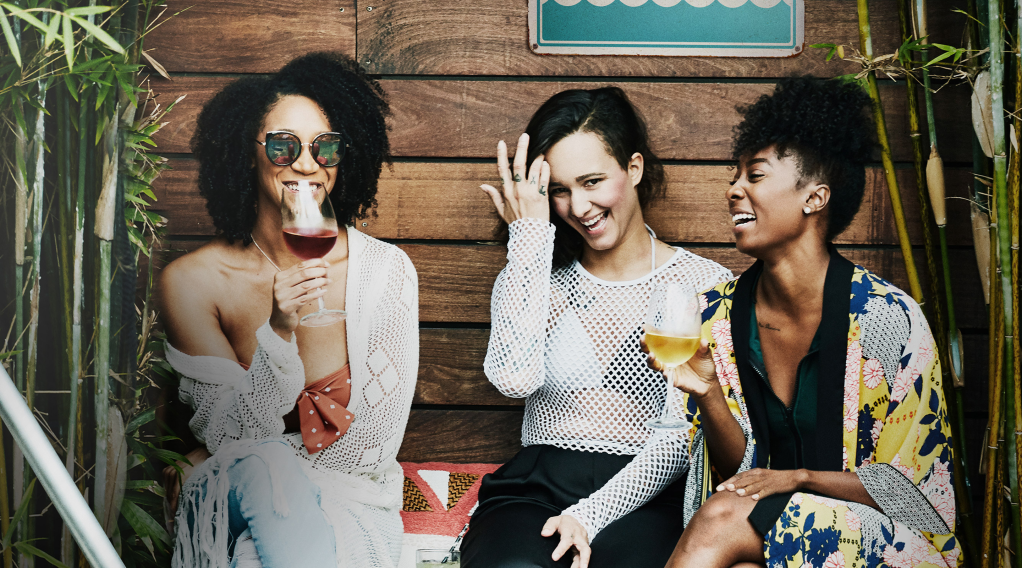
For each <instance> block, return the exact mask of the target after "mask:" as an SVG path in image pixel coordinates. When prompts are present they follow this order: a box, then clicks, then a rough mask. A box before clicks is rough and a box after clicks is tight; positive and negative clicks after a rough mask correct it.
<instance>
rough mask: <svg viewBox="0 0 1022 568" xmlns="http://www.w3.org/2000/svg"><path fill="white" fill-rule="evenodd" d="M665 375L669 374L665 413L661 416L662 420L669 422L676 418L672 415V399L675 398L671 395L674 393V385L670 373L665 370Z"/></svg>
mask: <svg viewBox="0 0 1022 568" xmlns="http://www.w3.org/2000/svg"><path fill="white" fill-rule="evenodd" d="M666 370H667V369H665V371H666ZM664 375H665V376H667V396H666V397H665V398H664V415H663V416H661V417H660V420H661V421H662V422H669V421H671V420H673V419H674V417H673V416H672V415H671V399H672V398H673V397H672V396H671V395H672V394H674V393H673V392H671V391H673V390H674V385H673V384H672V383H671V379H670V376H669V373H666V372H665V373H664Z"/></svg>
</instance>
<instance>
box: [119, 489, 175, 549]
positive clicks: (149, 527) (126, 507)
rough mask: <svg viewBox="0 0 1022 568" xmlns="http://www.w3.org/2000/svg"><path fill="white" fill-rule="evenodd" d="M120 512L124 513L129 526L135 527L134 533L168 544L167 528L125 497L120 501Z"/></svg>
mask: <svg viewBox="0 0 1022 568" xmlns="http://www.w3.org/2000/svg"><path fill="white" fill-rule="evenodd" d="M121 514H123V515H124V518H125V519H126V520H127V521H128V524H130V525H131V528H133V529H135V534H137V535H139V536H148V537H151V538H153V537H154V538H156V539H157V540H159V541H160V542H162V543H164V544H170V535H169V534H167V530H166V529H164V528H163V525H161V524H160V523H158V522H156V519H154V518H152V516H150V515H149V513H146V512H145V511H143V510H142V508H141V507H139V506H138V505H136V504H135V503H134V502H132V501H129V500H127V499H125V500H124V502H123V503H121Z"/></svg>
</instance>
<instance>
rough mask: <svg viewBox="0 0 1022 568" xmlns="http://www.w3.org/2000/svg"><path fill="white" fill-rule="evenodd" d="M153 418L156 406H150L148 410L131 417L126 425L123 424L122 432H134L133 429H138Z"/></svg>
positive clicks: (128, 433) (154, 417)
mask: <svg viewBox="0 0 1022 568" xmlns="http://www.w3.org/2000/svg"><path fill="white" fill-rule="evenodd" d="M155 419H156V408H155V407H153V408H150V409H149V410H146V411H145V412H143V413H142V414H139V415H138V416H136V417H134V418H132V419H131V421H130V422H128V425H127V426H125V428H124V433H125V434H127V435H131V434H134V433H135V430H138V429H139V428H140V427H142V426H144V425H145V424H148V423H149V422H151V421H153V420H155Z"/></svg>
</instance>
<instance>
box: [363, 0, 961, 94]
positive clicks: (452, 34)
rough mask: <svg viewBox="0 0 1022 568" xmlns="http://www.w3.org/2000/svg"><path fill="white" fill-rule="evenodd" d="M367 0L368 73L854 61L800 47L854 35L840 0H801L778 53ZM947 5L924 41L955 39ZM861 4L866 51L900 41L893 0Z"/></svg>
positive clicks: (803, 67)
mask: <svg viewBox="0 0 1022 568" xmlns="http://www.w3.org/2000/svg"><path fill="white" fill-rule="evenodd" d="M363 4H364V3H363ZM368 4H369V5H371V6H372V7H373V9H372V11H367V10H366V8H364V7H361V6H360V8H359V12H358V58H359V62H360V63H361V64H362V65H364V66H365V67H366V69H368V70H369V71H370V72H371V73H382V74H408V75H419V74H421V75H568V76H632V77H783V76H787V75H792V74H804V73H813V74H816V75H820V76H834V75H840V74H844V73H854V72H857V71H858V70H859V68H858V67H857V66H855V65H853V64H851V63H845V62H839V61H836V60H835V61H831V62H830V63H827V62H826V61H825V55H826V51H822V50H818V49H812V48H809V47H808V46H809V45H812V44H814V43H838V44H845V45H851V46H858V45H859V36H858V18H857V15H856V11H855V4H854V3H852V2H847V1H842V0H810V1H807V2H806V3H805V18H806V19H805V30H806V37H805V39H806V43H805V49H806V52H805V53H802V54H800V55H798V56H796V57H788V58H738V57H612V56H605V57H594V56H578V57H574V56H560V55H558V56H551V55H545V56H544V55H536V54H534V53H532V51H531V50H530V49H529V45H528V37H529V33H528V22H527V20H526V15H527V14H528V2H527V0H515V1H511V2H508V1H506V0H471V1H469V2H466V1H465V0H434V1H431V2H422V1H420V0H375V1H370V2H368ZM952 7H953V6H951V5H950V4H949V3H947V2H933V3H931V6H930V8H929V15H930V20H929V21H930V29H931V36H932V39H934V41H944V40H946V42H947V43H955V42H956V41H957V40H958V39H959V37H960V35H961V33H960V29H961V28H962V26H963V23H964V21H965V20H964V17H962V16H960V15H957V14H953V13H952V12H951V8H952ZM870 12H871V15H872V21H871V22H870V23H871V27H872V30H873V37H874V38H875V39H874V43H875V53H877V54H882V53H889V52H893V51H894V50H895V49H897V46H898V44H899V43H900V42H899V41H898V40H897V38H898V37H899V31H898V29H899V28H898V9H897V5H896V3H895V2H893V1H891V0H882V1H874V2H871V3H870ZM940 37H943V38H945V39H944V40H938V39H937V38H940ZM956 45H957V43H956Z"/></svg>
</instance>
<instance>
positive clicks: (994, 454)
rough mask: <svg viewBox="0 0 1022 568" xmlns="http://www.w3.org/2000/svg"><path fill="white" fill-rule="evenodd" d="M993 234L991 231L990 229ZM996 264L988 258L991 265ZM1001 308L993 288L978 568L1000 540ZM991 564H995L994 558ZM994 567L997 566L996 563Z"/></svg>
mask: <svg viewBox="0 0 1022 568" xmlns="http://www.w3.org/2000/svg"><path fill="white" fill-rule="evenodd" d="M990 230H991V231H993V228H991V229H990ZM996 254H997V251H996V249H993V248H991V250H990V255H991V257H993V256H995V255H996ZM994 264H995V263H994V262H993V259H991V266H993V265H994ZM999 306H1000V289H999V288H993V289H991V290H990V312H989V314H988V317H989V319H990V328H989V329H990V342H989V346H990V353H989V356H990V359H989V361H990V368H989V371H990V375H989V379H988V381H989V382H988V388H989V398H988V402H989V409H990V410H989V413H990V419H989V426H988V428H987V451H986V483H985V488H984V492H983V531H982V538H983V540H982V543H981V548H980V550H981V553H982V556H981V559H980V566H981V568H990V562H991V557H990V555H991V554H999V553H998V550H999V548H1000V544H999V540H1000V539H999V537H996V534H997V533H996V530H997V526H996V518H997V509H999V508H1000V505H1001V502H1002V501H1001V489H1000V488H1001V486H1000V485H998V484H997V483H996V480H997V473H998V467H997V466H998V463H999V462H998V454H999V453H1000V452H999V451H998V450H999V444H998V441H999V440H1000V438H1001V425H1002V423H1003V421H1002V413H1001V408H1002V406H1003V404H1002V397H1001V394H1002V391H1003V388H1002V384H1001V377H1002V373H1001V369H1000V364H1001V361H1002V358H1001V353H1002V351H1001V350H1000V349H999V348H998V347H999V343H998V337H999V334H998V330H999V326H1000V324H1001V323H1003V320H1001V319H1000V318H998V317H997V316H998V314H999V313H1000V311H999V309H998V308H999ZM994 562H997V560H996V559H994ZM995 565H996V564H995Z"/></svg>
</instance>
